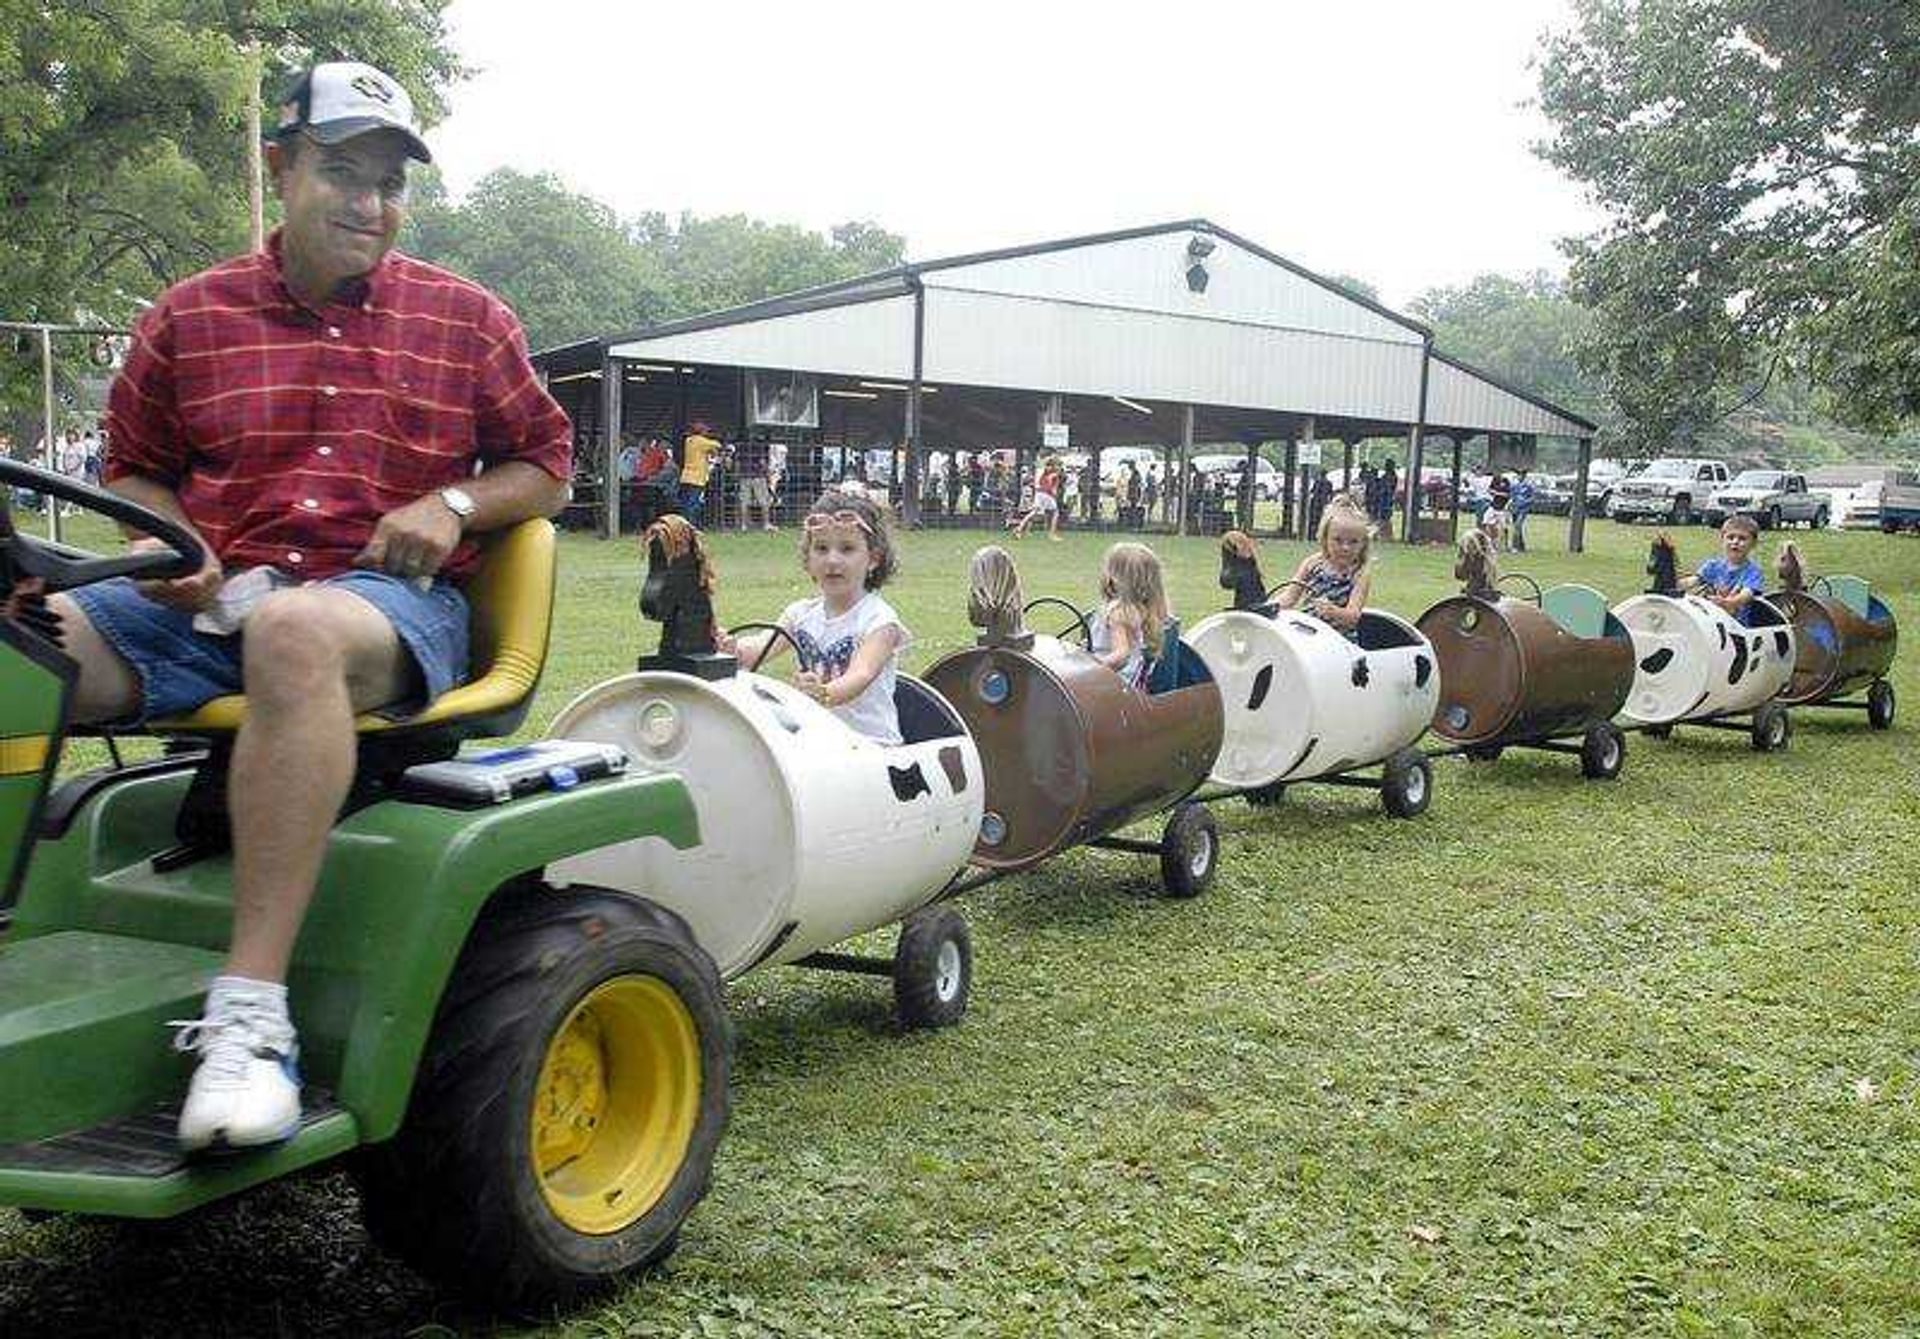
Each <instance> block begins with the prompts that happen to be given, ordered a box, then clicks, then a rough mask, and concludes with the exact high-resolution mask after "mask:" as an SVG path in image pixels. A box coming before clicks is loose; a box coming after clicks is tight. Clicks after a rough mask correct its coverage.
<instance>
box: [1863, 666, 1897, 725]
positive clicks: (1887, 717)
mask: <svg viewBox="0 0 1920 1339" xmlns="http://www.w3.org/2000/svg"><path fill="white" fill-rule="evenodd" d="M1893 707H1894V698H1893V685H1892V684H1890V683H1888V682H1887V681H1886V680H1885V679H1875V680H1874V681H1873V683H1872V685H1871V686H1870V687H1869V688H1868V689H1867V724H1868V725H1870V726H1872V727H1873V728H1874V729H1875V730H1885V729H1887V728H1888V727H1889V726H1891V725H1892V724H1893Z"/></svg>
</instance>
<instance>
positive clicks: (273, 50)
mask: <svg viewBox="0 0 1920 1339" xmlns="http://www.w3.org/2000/svg"><path fill="white" fill-rule="evenodd" d="M445 6H446V0H86V3H77V2H76V0H0V201H4V202H5V207H6V216H7V235H6V244H5V245H4V246H0V316H4V317H6V318H8V319H12V320H33V321H48V322H72V321H102V322H112V323H123V322H126V321H128V320H130V319H131V318H132V316H133V314H134V313H135V312H136V311H137V310H138V309H139V307H140V306H141V304H142V303H144V302H145V301H146V300H147V299H149V298H150V297H151V296H152V295H153V294H154V293H155V292H157V291H158V290H160V289H161V288H164V287H165V286H166V285H168V284H170V283H172V282H173V281H175V280H176V279H179V278H181V277H183V276H185V275H187V274H190V273H192V272H193V271H194V270H197V269H200V268H202V267H204V266H205V265H207V264H209V263H210V262H212V261H214V260H217V259H218V258H220V257H221V256H226V255H231V254H233V253H234V252H236V251H238V250H240V249H242V248H243V247H244V246H245V245H246V230H247V177H246V173H247V144H246V114H245V113H246V102H247V93H248V85H249V83H250V82H251V81H253V80H254V79H255V77H256V71H257V72H258V77H259V81H260V84H261V86H262V97H263V100H264V103H265V107H266V121H265V124H267V125H269V126H270V125H271V124H272V117H273V103H274V99H275V98H276V97H277V96H278V94H279V92H280V91H281V89H282V88H284V87H285V85H286V83H287V81H288V79H289V77H290V75H291V73H292V72H293V71H295V70H297V69H299V68H302V67H303V66H305V65H306V64H307V63H308V62H310V61H312V60H314V59H326V58H336V57H337V58H353V59H359V60H367V61H371V62H373V63H374V64H376V65H379V66H380V67H382V68H383V69H386V70H389V71H391V72H392V73H393V74H395V75H396V76H397V77H399V78H400V79H401V80H402V82H404V83H405V84H406V85H407V86H408V88H409V89H410V90H411V91H412V92H413V93H414V95H415V99H416V103H417V105H418V107H419V108H420V111H421V114H422V115H423V116H424V117H428V118H432V117H434V116H436V115H438V114H439V112H440V110H441V108H442V106H443V94H442V90H443V89H444V88H445V86H446V85H447V83H448V82H449V81H451V80H452V79H453V78H455V77H456V76H457V75H458V74H459V72H460V71H459V67H458V65H457V63H456V61H455V60H454V57H453V54H452V51H451V49H450V47H449V46H448V45H447V41H446V34H445V31H444V27H443V24H442V21H441V12H442V10H443V9H444V8H445ZM253 44H257V45H258V60H257V62H256V59H255V56H254V54H253V51H252V49H251V48H252V46H253ZM62 375H63V379H64V377H65V375H66V369H64V368H63V369H62ZM38 394H39V370H38V363H37V359H36V358H35V357H33V356H32V353H31V351H30V350H28V351H21V350H18V349H15V348H13V347H12V346H6V347H5V348H4V350H0V410H3V411H6V412H7V413H8V416H9V420H10V421H9V424H8V428H9V430H10V435H12V436H14V437H16V438H19V437H20V436H21V435H22V433H23V432H24V431H25V429H24V428H23V427H22V426H21V425H22V423H24V422H29V421H30V420H31V419H32V417H33V416H34V415H36V414H37V412H38V411H37V403H38ZM20 415H26V417H25V418H24V419H23V418H21V417H20Z"/></svg>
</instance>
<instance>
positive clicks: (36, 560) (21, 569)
mask: <svg viewBox="0 0 1920 1339" xmlns="http://www.w3.org/2000/svg"><path fill="white" fill-rule="evenodd" d="M0 486H6V487H13V488H25V489H28V490H29V491H31V492H35V493H38V494H40V495H41V496H42V497H48V498H52V499H53V500H54V502H55V504H56V505H57V504H58V503H61V502H71V503H73V504H74V505H75V506H77V507H84V508H85V509H86V510H88V511H90V512H94V513H96V514H98V515H101V516H104V517H106V518H107V519H108V520H110V521H118V522H119V523H120V524H122V525H125V526H128V527H130V528H132V529H134V530H138V531H140V532H141V533H142V534H145V535H151V536H153V537H154V538H155V539H157V540H159V541H160V542H161V543H163V544H165V545H166V546H167V548H166V549H155V550H148V551H143V552H140V553H122V554H119V555H117V556H114V557H108V556H106V555H104V554H98V553H91V552H89V551H87V550H86V549H76V548H73V547H72V546H70V545H67V544H56V543H54V542H53V541H52V540H50V539H38V538H36V537H34V536H33V535H28V534H23V533H21V532H20V531H18V530H16V529H14V528H13V520H12V517H11V516H9V515H8V514H7V509H6V504H5V499H4V497H3V496H0V549H3V550H4V551H5V554H6V558H7V561H8V562H10V563H11V564H12V566H13V570H14V572H15V573H16V574H17V575H19V576H28V577H38V578H40V580H41V582H42V584H43V585H44V587H45V589H46V590H47V591H48V592H49V593H52V592H55V591H63V590H72V589H74V588H75V587H76V586H91V585H92V584H94V583H95V582H96V581H108V580H111V579H112V578H114V577H137V578H141V579H143V580H170V579H172V578H175V577H188V576H192V575H193V574H194V573H195V572H198V571H199V570H200V567H201V564H203V563H204V562H205V561H206V550H205V549H203V548H202V547H201V546H200V541H199V540H198V539H196V538H194V536H193V535H192V534H191V533H190V532H189V531H188V530H187V529H186V527H184V526H182V525H180V524H179V523H178V522H176V521H172V520H169V519H168V518H167V517H165V516H162V515H161V514H160V513H159V512H157V511H154V510H152V509H151V508H149V507H143V506H141V505H140V504H139V503H138V502H135V501H133V500H132V499H130V498H124V497H121V496H120V495H119V494H118V493H109V492H108V491H107V490H106V489H104V488H95V487H94V486H93V485H92V484H88V483H82V482H81V481H80V480H78V479H70V478H68V477H67V476H66V475H64V474H54V473H52V472H51V471H48V470H43V469H39V468H37V467H35V466H32V465H27V464H23V463H22V462H20V461H17V460H5V459H0ZM169 550H170V551H169Z"/></svg>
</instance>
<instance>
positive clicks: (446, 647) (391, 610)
mask: <svg viewBox="0 0 1920 1339" xmlns="http://www.w3.org/2000/svg"><path fill="white" fill-rule="evenodd" d="M306 584H308V585H312V586H332V587H335V588H337V589H340V590H344V591H349V592H351V593H352V594H354V595H357V596H359V597H360V598H361V599H363V600H365V601H366V602H367V603H368V604H370V605H372V606H373V607H374V608H376V609H378V610H379V611H380V612H381V613H383V614H385V615H386V616H387V621H388V622H389V623H391V624H393V630H394V631H395V632H396V633H398V634H399V637H400V643H401V645H403V646H405V647H406V648H407V653H408V654H409V655H410V656H412V658H413V663H414V664H415V665H416V666H417V667H418V668H419V671H420V681H421V682H422V683H423V684H424V685H425V695H424V696H423V697H420V698H418V699H416V700H414V701H411V702H404V703H396V704H394V705H392V706H389V707H386V708H383V709H382V712H381V714H382V715H385V716H394V717H399V716H411V715H413V714H415V713H416V712H419V711H422V710H424V709H425V708H426V706H427V704H428V703H430V702H432V701H433V699H434V698H436V697H438V696H440V694H442V693H444V692H446V691H447V689H449V688H451V687H453V686H454V685H455V684H457V683H459V682H460V681H461V680H462V679H464V678H466V675H467V597H466V596H464V595H462V594H461V593H460V590H459V588H458V587H456V586H454V585H453V584H452V583H451V582H448V581H435V582H434V583H433V585H432V586H431V587H429V588H428V589H426V590H422V589H420V587H418V586H416V585H414V584H413V583H412V582H410V581H405V580H402V579H401V578H399V577H395V576H389V575H387V574H386V573H385V572H358V571H355V572H342V573H340V575H338V576H332V577H327V578H326V579H325V580H323V581H313V582H308V583H306ZM69 595H70V596H71V598H72V599H73V602H74V603H75V604H77V605H79V606H80V609H81V612H82V613H84V614H86V616H87V621H88V622H90V623H92V624H93V626H94V628H95V630H97V631H98V632H99V634H100V635H101V636H102V637H104V638H106V640H107V644H108V645H109V646H111V647H113V649H114V650H116V651H118V652H119V653H120V658H121V659H123V660H125V661H126V662H127V664H129V665H131V666H132V667H133V672H134V674H135V675H136V676H137V677H138V678H139V680H140V713H139V719H140V720H152V719H155V718H157V717H165V716H178V715H181V714H182V713H185V712H189V711H192V710H194V709H195V708H197V707H199V706H200V705H201V704H202V703H203V702H206V701H209V700H210V699H212V698H216V697H220V696H223V695H224V694H227V693H237V692H240V691H241V688H242V684H241V675H240V669H241V642H242V637H220V636H215V635H214V634H212V633H208V632H201V631H198V630H197V629H196V628H195V627H194V626H193V615H192V614H190V613H188V612H186V611H185V610H180V609H172V608H169V607H168V606H166V605H164V604H156V603H155V602H154V601H152V600H149V599H148V598H147V597H146V596H144V595H142V594H141V593H140V592H139V590H138V588H136V587H135V586H134V584H133V582H131V581H129V580H128V579H127V578H125V577H120V578H118V579H116V580H113V581H102V582H100V583H99V584H97V585H93V586H82V587H80V588H79V589H78V590H74V591H70V592H69ZM243 635H244V629H243Z"/></svg>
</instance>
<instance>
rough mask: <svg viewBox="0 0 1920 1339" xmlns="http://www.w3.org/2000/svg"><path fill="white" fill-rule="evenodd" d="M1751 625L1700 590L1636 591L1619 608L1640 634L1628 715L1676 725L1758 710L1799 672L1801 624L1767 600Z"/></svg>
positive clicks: (1633, 720)
mask: <svg viewBox="0 0 1920 1339" xmlns="http://www.w3.org/2000/svg"><path fill="white" fill-rule="evenodd" d="M1748 608H1749V609H1750V610H1751V611H1752V619H1753V622H1752V623H1751V625H1749V624H1743V623H1742V622H1740V620H1739V619H1737V618H1735V617H1734V616H1733V615H1732V614H1729V613H1728V612H1727V611H1726V610H1724V609H1722V608H1721V607H1720V606H1719V605H1717V604H1715V603H1714V602H1713V601H1711V600H1708V599H1704V598H1702V597H1701V596H1698V595H1681V596H1672V595H1652V594H1648V595H1636V596H1634V597H1633V598H1632V599H1630V600H1626V601H1624V602H1623V603H1621V604H1619V605H1616V606H1615V607H1614V610H1613V612H1614V616H1615V617H1616V618H1618V619H1619V620H1620V621H1621V622H1622V623H1623V624H1625V625H1626V628H1627V632H1628V634H1629V635H1630V636H1631V637H1632V638H1633V658H1634V672H1633V687H1632V688H1631V689H1629V690H1628V691H1627V702H1626V705H1625V706H1624V707H1622V708H1621V709H1620V719H1621V720H1623V721H1626V722H1628V723H1630V724H1634V725H1671V724H1673V723H1674V722H1676V721H1688V720H1698V719H1700V718H1701V717H1705V716H1727V715H1737V714H1741V713H1744V712H1749V711H1752V710H1753V709H1754V708H1756V707H1758V706H1759V705H1760V704H1761V703H1763V702H1766V701H1768V700H1770V699H1772V698H1773V697H1775V696H1777V695H1778V694H1779V692H1780V690H1781V689H1782V688H1785V687H1786V685H1787V680H1788V678H1790V677H1791V676H1792V674H1793V651H1794V635H1793V624H1792V623H1790V622H1789V621H1788V620H1787V618H1786V616H1785V615H1783V614H1782V613H1781V612H1780V611H1779V610H1778V609H1777V608H1775V607H1774V606H1773V605H1772V604H1770V603H1768V602H1767V601H1766V600H1762V599H1755V600H1754V601H1753V603H1752V604H1750V605H1749V606H1748Z"/></svg>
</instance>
